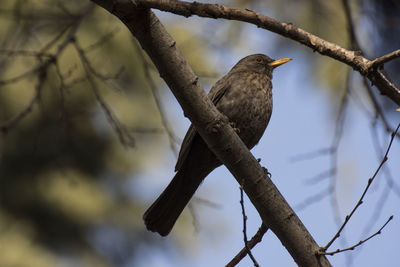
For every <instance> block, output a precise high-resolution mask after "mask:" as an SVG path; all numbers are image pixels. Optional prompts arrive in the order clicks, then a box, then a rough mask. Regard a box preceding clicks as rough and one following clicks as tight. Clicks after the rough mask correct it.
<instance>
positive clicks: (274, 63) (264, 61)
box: [232, 54, 292, 75]
mask: <svg viewBox="0 0 400 267" xmlns="http://www.w3.org/2000/svg"><path fill="white" fill-rule="evenodd" d="M290 60H292V59H291V58H281V59H277V60H274V59H272V58H270V57H268V56H266V55H263V54H255V55H250V56H247V57H244V58H242V59H241V60H240V61H239V62H238V63H237V64H236V65H235V66H234V67H233V68H232V71H252V72H258V73H264V74H267V75H272V70H273V69H275V68H276V67H278V66H280V65H282V64H285V63H287V62H289V61H290Z"/></svg>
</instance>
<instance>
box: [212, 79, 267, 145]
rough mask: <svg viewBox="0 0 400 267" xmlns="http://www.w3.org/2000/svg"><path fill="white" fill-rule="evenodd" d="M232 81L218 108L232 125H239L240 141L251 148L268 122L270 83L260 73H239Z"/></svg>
mask: <svg viewBox="0 0 400 267" xmlns="http://www.w3.org/2000/svg"><path fill="white" fill-rule="evenodd" d="M242 74H246V75H241V76H242V77H241V78H240V79H235V80H236V81H237V82H236V83H234V84H232V85H231V88H229V90H228V91H227V92H226V94H225V95H224V97H223V98H222V99H221V101H220V102H219V103H218V104H217V108H218V109H219V110H220V111H221V112H222V113H224V114H225V115H226V116H227V117H228V118H229V120H230V121H231V122H233V123H234V127H235V128H238V129H239V132H238V134H239V136H240V138H241V139H242V140H243V142H244V143H245V144H246V145H247V146H248V147H249V148H252V147H253V146H254V145H255V144H257V143H258V141H259V140H260V138H261V136H262V135H263V133H264V131H265V128H266V127H267V125H268V122H269V119H270V117H271V113H272V84H271V81H270V78H269V77H268V76H266V75H262V74H250V73H242Z"/></svg>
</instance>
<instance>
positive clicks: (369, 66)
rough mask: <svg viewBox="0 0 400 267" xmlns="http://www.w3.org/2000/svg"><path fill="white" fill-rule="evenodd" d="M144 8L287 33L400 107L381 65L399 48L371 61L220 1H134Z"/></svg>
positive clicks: (396, 91) (398, 96) (397, 94)
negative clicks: (348, 68)
mask: <svg viewBox="0 0 400 267" xmlns="http://www.w3.org/2000/svg"><path fill="white" fill-rule="evenodd" d="M132 2H133V3H135V4H137V5H138V6H140V7H146V8H156V9H159V10H162V11H167V12H171V13H174V14H177V15H182V16H185V17H189V16H192V15H197V16H199V17H207V18H214V19H217V18H224V19H229V20H237V21H243V22H247V23H251V24H254V25H256V26H257V27H260V28H263V29H266V30H269V31H271V32H274V33H277V34H279V35H282V36H285V37H287V38H289V39H292V40H293V41H296V42H299V43H301V44H303V45H305V46H308V47H309V48H311V49H312V50H313V51H317V52H318V53H320V54H321V55H325V56H328V57H331V58H333V59H336V60H338V61H340V62H343V63H345V64H347V65H349V66H351V67H352V68H353V69H355V70H357V71H358V72H360V74H361V75H363V76H366V77H368V79H369V80H370V81H371V82H372V83H373V84H374V85H375V86H376V87H377V88H378V89H379V91H380V93H381V94H383V95H386V96H387V97H389V98H390V99H391V100H392V101H393V102H395V103H396V104H397V105H399V106H400V90H399V89H398V88H397V87H395V86H394V85H393V84H392V83H391V82H390V81H389V80H388V79H387V78H386V77H385V76H384V75H383V74H382V73H381V72H380V71H379V70H378V68H377V67H378V66H380V65H382V64H383V63H385V62H387V61H388V60H392V59H394V58H396V57H399V54H400V52H398V51H395V52H392V53H390V54H388V55H386V56H383V57H380V58H378V59H376V60H372V61H371V60H368V59H366V58H365V57H363V56H361V55H359V53H358V52H357V51H350V50H347V49H345V48H343V47H341V46H339V45H337V44H334V43H331V42H328V41H326V40H324V39H322V38H320V37H318V36H315V35H313V34H311V33H309V32H307V31H305V30H303V29H301V28H298V27H296V26H294V25H293V24H292V23H284V22H280V21H277V20H275V19H273V18H270V17H267V16H264V15H262V14H260V13H258V12H255V11H252V10H249V9H246V10H242V9H238V8H231V7H228V6H223V5H219V4H203V3H199V2H193V3H190V2H184V1H176V0H132Z"/></svg>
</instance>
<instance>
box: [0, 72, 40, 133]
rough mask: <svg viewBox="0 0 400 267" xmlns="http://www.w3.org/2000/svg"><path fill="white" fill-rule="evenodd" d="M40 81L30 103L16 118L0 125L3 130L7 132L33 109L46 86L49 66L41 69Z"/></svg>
mask: <svg viewBox="0 0 400 267" xmlns="http://www.w3.org/2000/svg"><path fill="white" fill-rule="evenodd" d="M38 76H39V77H38V83H37V85H36V86H35V92H34V94H33V96H32V98H31V100H30V101H29V103H28V105H27V106H26V107H25V108H24V109H23V110H22V111H21V112H19V113H18V114H17V115H16V116H15V117H14V118H12V119H10V120H8V121H7V122H5V123H3V124H2V125H0V130H1V131H2V132H7V131H8V130H9V129H11V128H13V127H14V126H15V125H16V124H18V123H19V122H20V121H21V120H22V119H23V118H24V117H25V116H26V115H27V114H28V113H30V112H31V111H32V108H33V105H34V104H35V103H36V102H37V101H38V100H39V98H40V92H41V91H42V88H43V86H44V83H45V80H46V76H47V67H46V66H45V67H42V69H41V71H40V72H39V75H38Z"/></svg>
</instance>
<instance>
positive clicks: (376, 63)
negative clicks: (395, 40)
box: [370, 49, 400, 68]
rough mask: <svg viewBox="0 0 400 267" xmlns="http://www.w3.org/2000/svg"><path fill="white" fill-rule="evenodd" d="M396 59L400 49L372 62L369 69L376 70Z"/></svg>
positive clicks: (399, 54)
mask: <svg viewBox="0 0 400 267" xmlns="http://www.w3.org/2000/svg"><path fill="white" fill-rule="evenodd" d="M398 57H400V49H398V50H396V51H393V52H391V53H389V54H386V55H384V56H381V57H378V58H376V59H374V60H372V61H371V63H370V64H371V68H377V67H379V66H382V65H383V64H385V63H387V62H389V61H390V60H393V59H396V58H398Z"/></svg>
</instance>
